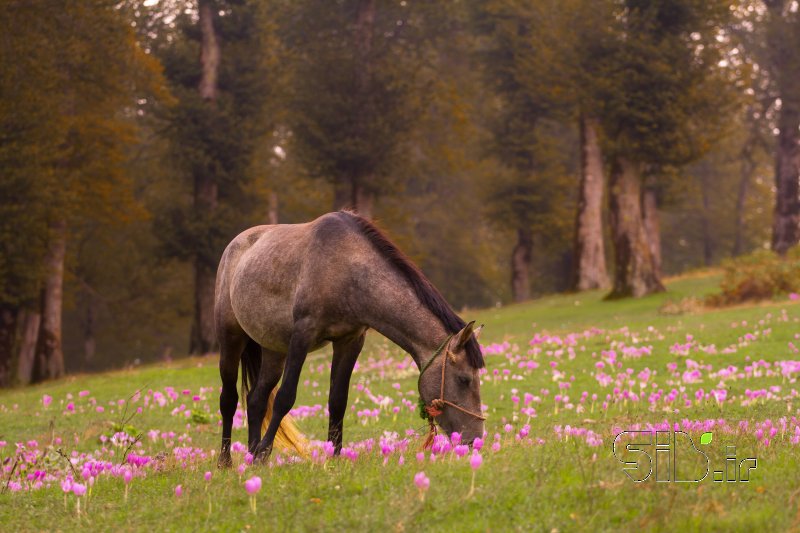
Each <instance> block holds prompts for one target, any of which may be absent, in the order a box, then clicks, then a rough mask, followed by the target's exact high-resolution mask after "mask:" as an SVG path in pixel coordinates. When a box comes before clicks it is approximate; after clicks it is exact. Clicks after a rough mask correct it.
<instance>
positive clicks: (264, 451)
mask: <svg viewBox="0 0 800 533" xmlns="http://www.w3.org/2000/svg"><path fill="white" fill-rule="evenodd" d="M270 455H272V446H264V447H263V448H262V447H261V446H259V447H257V448H256V452H255V453H254V454H253V462H254V463H256V464H259V465H264V464H267V459H269V456H270Z"/></svg>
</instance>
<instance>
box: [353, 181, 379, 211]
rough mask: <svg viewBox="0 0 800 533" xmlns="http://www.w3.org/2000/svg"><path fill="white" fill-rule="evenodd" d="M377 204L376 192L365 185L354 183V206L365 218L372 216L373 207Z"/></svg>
mask: <svg viewBox="0 0 800 533" xmlns="http://www.w3.org/2000/svg"><path fill="white" fill-rule="evenodd" d="M374 205H375V194H374V193H373V192H371V191H369V190H367V189H365V188H364V187H363V186H361V185H358V184H354V185H353V207H354V208H355V210H356V212H357V213H358V214H359V215H361V216H362V217H364V218H368V219H371V218H372V209H373V207H374Z"/></svg>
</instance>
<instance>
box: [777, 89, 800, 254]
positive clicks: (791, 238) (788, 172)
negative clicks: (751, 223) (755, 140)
mask: <svg viewBox="0 0 800 533" xmlns="http://www.w3.org/2000/svg"><path fill="white" fill-rule="evenodd" d="M782 103H783V105H782V107H781V110H780V116H779V118H778V126H779V129H780V133H779V134H778V142H777V151H776V154H775V189H776V191H775V217H774V222H773V226H772V249H773V250H775V251H776V252H778V253H779V254H781V255H783V254H785V253H786V252H787V251H788V250H789V248H791V247H792V246H794V245H796V244H797V243H798V241H800V109H797V108H795V109H792V108H791V106H790V102H789V100H788V99H786V100H783V101H782Z"/></svg>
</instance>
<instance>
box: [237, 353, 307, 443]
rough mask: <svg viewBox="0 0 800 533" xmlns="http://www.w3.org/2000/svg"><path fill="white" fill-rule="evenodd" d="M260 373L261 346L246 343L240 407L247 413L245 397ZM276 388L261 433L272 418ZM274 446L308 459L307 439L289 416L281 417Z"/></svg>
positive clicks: (265, 414) (268, 405)
mask: <svg viewBox="0 0 800 533" xmlns="http://www.w3.org/2000/svg"><path fill="white" fill-rule="evenodd" d="M260 372H261V346H259V344H258V343H257V342H255V341H254V340H252V339H250V340H249V341H247V346H245V349H244V352H242V405H243V409H244V411H245V412H247V407H246V406H247V395H248V394H249V393H250V388H251V387H252V386H254V384H255V383H256V382H257V381H258V374H259V373H260ZM277 391H278V387H275V388H274V389H273V390H272V392H270V395H269V400H268V401H267V411H266V413H264V420H263V421H262V422H261V433H262V434H263V433H264V432H265V431H266V430H267V426H268V425H269V421H270V419H271V418H272V404H273V403H274V402H275V394H276V393H277ZM274 446H275V447H277V448H278V449H279V450H285V451H287V452H294V453H296V454H297V455H299V456H301V457H308V439H307V438H306V437H305V435H303V433H302V432H301V431H300V429H299V428H298V427H297V424H296V423H295V421H294V419H293V418H292V416H291V415H289V414H287V415H286V416H284V417H283V420H282V421H281V425H280V426H279V427H278V433H276V434H275V442H274Z"/></svg>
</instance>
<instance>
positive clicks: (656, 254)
mask: <svg viewBox="0 0 800 533" xmlns="http://www.w3.org/2000/svg"><path fill="white" fill-rule="evenodd" d="M642 220H643V221H644V231H645V233H646V234H647V244H648V246H649V247H650V255H651V256H652V258H653V269H654V270H655V273H656V276H657V277H658V278H661V218H660V217H659V216H658V195H657V193H656V191H655V189H652V188H650V187H645V189H644V192H643V193H642Z"/></svg>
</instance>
